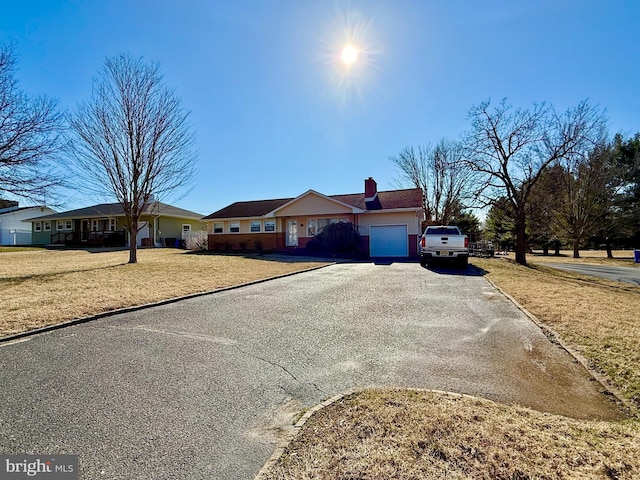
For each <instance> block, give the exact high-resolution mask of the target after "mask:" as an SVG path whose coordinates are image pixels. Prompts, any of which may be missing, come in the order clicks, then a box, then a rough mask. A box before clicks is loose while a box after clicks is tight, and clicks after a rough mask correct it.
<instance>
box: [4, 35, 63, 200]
mask: <svg viewBox="0 0 640 480" xmlns="http://www.w3.org/2000/svg"><path fill="white" fill-rule="evenodd" d="M15 70H16V60H15V52H14V48H13V46H12V45H0V194H3V193H7V194H9V195H13V196H17V197H22V198H25V199H28V200H31V201H34V202H39V203H42V202H44V201H45V199H46V198H47V197H48V199H49V200H51V195H52V193H53V192H52V189H53V188H54V187H56V186H58V185H59V184H60V176H59V175H58V174H57V173H56V169H55V164H54V162H53V159H52V157H53V154H54V153H56V152H57V151H58V149H59V147H60V141H59V138H60V132H61V126H62V122H61V116H60V114H59V113H58V112H57V110H56V108H57V104H56V102H55V101H54V100H51V99H48V98H46V97H33V98H30V97H28V96H27V95H26V94H25V93H24V92H23V91H21V90H20V88H19V87H18V81H17V80H16V78H15Z"/></svg>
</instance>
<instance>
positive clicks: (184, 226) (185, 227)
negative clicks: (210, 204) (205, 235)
mask: <svg viewBox="0 0 640 480" xmlns="http://www.w3.org/2000/svg"><path fill="white" fill-rule="evenodd" d="M190 231H191V225H190V224H188V223H183V224H182V233H183V234H185V233H189V232H190Z"/></svg>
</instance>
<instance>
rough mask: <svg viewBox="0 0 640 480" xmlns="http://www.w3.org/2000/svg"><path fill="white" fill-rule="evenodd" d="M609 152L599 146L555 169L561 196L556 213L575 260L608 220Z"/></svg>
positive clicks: (611, 192)
mask: <svg viewBox="0 0 640 480" xmlns="http://www.w3.org/2000/svg"><path fill="white" fill-rule="evenodd" d="M609 159H610V155H609V149H608V147H607V146H606V145H598V146H596V147H595V148H594V149H593V150H592V151H591V152H590V153H588V154H587V155H575V156H572V157H570V158H569V159H567V161H566V162H565V165H564V166H562V167H560V168H557V169H555V171H556V175H555V179H556V181H557V184H558V185H559V187H560V196H559V197H558V200H559V201H558V202H557V204H556V207H555V208H554V210H553V219H554V225H555V226H556V228H557V230H558V233H559V235H562V236H564V237H566V238H568V239H569V240H570V241H571V244H572V247H573V258H579V257H580V245H581V244H582V242H583V241H584V240H585V239H587V238H589V237H590V236H592V235H594V234H595V233H596V232H597V231H598V228H599V227H600V224H601V222H602V221H603V220H604V219H606V218H607V216H608V215H607V213H608V212H609V210H610V208H611V206H612V202H613V198H614V193H615V192H614V187H613V185H612V177H611V169H610V168H609V167H610V165H611V164H610V162H609Z"/></svg>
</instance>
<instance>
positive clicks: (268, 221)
mask: <svg viewBox="0 0 640 480" xmlns="http://www.w3.org/2000/svg"><path fill="white" fill-rule="evenodd" d="M267 224H272V225H273V230H267ZM275 231H276V221H275V220H265V221H264V232H265V233H274V232H275Z"/></svg>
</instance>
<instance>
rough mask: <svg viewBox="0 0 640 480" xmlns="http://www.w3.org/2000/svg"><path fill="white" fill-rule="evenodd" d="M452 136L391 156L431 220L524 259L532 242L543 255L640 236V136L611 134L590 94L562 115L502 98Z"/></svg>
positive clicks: (478, 109)
mask: <svg viewBox="0 0 640 480" xmlns="http://www.w3.org/2000/svg"><path fill="white" fill-rule="evenodd" d="M469 120H470V124H471V126H470V128H469V130H468V131H466V132H464V133H463V134H462V135H461V137H460V139H458V140H456V141H450V140H441V141H439V142H438V143H437V144H436V145H427V146H424V147H418V148H414V147H406V148H405V149H404V150H402V151H401V152H400V153H399V154H397V155H395V156H392V157H391V158H390V160H391V162H392V163H393V164H394V165H395V166H396V167H397V170H398V172H399V173H400V182H401V183H402V184H407V183H408V184H411V185H413V186H415V187H420V188H422V190H423V192H424V200H423V207H424V210H425V214H426V219H427V222H429V223H436V224H437V223H440V224H458V225H461V226H462V227H463V228H464V229H467V230H468V229H469V228H478V225H479V223H480V222H479V220H478V219H477V218H476V217H475V216H474V215H473V214H471V213H470V209H471V208H486V209H488V214H487V218H486V224H485V230H484V233H485V236H486V237H487V238H489V239H492V240H494V241H495V242H497V243H498V244H499V246H501V247H502V248H506V247H510V248H513V249H514V251H515V257H516V262H518V263H520V264H523V265H524V264H526V254H527V251H529V249H530V248H531V247H532V246H536V247H539V248H542V249H543V250H544V251H545V252H546V253H548V251H549V249H550V248H553V249H554V250H555V251H556V252H557V251H558V250H559V248H560V246H561V245H563V244H569V245H570V246H571V248H572V249H573V254H574V256H575V257H578V256H579V249H580V248H581V247H583V246H584V245H585V243H586V242H587V241H595V242H598V245H600V244H602V245H605V246H606V248H607V251H608V255H609V256H611V249H612V246H613V244H614V242H615V243H616V244H620V243H623V244H624V245H625V246H633V245H636V246H637V245H638V244H640V237H639V236H640V212H639V210H638V207H640V205H639V204H638V198H639V195H640V185H639V181H640V134H636V135H635V136H634V137H631V138H625V137H624V136H623V135H621V134H616V135H615V136H614V138H613V139H609V138H608V134H607V128H606V126H607V121H606V118H605V114H604V111H603V110H601V109H599V108H598V107H595V106H592V105H590V104H589V102H588V101H586V100H585V101H582V102H580V103H579V104H578V105H577V106H576V107H572V108H569V109H567V110H566V111H565V112H562V113H559V112H558V111H556V109H555V108H554V107H553V106H552V105H551V104H549V103H546V102H542V103H534V104H533V105H532V106H531V107H530V108H516V107H513V106H512V105H510V104H508V103H507V100H506V99H505V100H503V101H501V102H500V103H498V104H497V105H495V106H492V105H491V102H490V101H486V102H483V103H480V104H479V105H476V106H473V107H472V108H471V110H470V111H469Z"/></svg>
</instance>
